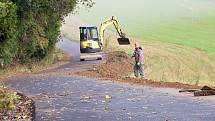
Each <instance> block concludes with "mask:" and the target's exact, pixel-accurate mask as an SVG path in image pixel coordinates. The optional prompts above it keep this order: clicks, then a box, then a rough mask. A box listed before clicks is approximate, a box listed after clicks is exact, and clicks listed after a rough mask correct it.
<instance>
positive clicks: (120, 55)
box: [106, 51, 131, 63]
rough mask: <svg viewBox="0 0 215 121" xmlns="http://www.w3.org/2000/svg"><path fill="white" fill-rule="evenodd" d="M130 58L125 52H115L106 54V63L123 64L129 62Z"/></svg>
mask: <svg viewBox="0 0 215 121" xmlns="http://www.w3.org/2000/svg"><path fill="white" fill-rule="evenodd" d="M130 59H131V57H129V55H128V54H127V53H125V52H122V51H115V52H110V53H108V58H107V61H106V63H114V62H119V63H120V62H123V61H128V60H130Z"/></svg>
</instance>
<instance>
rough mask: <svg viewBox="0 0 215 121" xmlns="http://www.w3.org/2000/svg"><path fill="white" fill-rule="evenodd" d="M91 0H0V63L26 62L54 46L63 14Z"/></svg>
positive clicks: (38, 57) (47, 52)
mask: <svg viewBox="0 0 215 121" xmlns="http://www.w3.org/2000/svg"><path fill="white" fill-rule="evenodd" d="M77 3H82V4H84V5H86V6H88V7H91V6H92V4H93V2H92V1H91V0H0V64H1V65H9V64H11V63H12V62H13V63H21V64H25V63H29V62H31V61H32V60H33V61H35V60H40V59H42V58H44V57H46V56H47V55H48V54H49V53H51V52H52V51H53V49H54V48H55V44H56V42H57V41H58V37H59V35H60V27H61V23H62V22H63V18H64V17H65V16H67V15H68V14H69V13H71V12H72V11H73V10H74V8H75V7H76V5H77Z"/></svg>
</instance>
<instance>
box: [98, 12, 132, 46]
mask: <svg viewBox="0 0 215 121" xmlns="http://www.w3.org/2000/svg"><path fill="white" fill-rule="evenodd" d="M111 24H113V25H114V27H115V29H116V31H117V33H118V35H119V37H120V38H118V39H117V40H118V43H119V44H120V45H128V44H130V41H129V39H128V38H126V37H125V34H124V33H123V32H122V29H121V28H120V25H119V21H118V20H117V19H116V18H115V17H114V16H112V18H111V19H110V20H107V21H104V22H102V23H101V26H100V30H99V42H100V45H101V46H102V45H103V43H104V31H105V29H106V28H107V27H108V26H109V25H111Z"/></svg>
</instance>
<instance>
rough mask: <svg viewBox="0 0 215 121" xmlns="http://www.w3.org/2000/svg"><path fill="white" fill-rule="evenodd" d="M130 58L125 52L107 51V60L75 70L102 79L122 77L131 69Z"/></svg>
mask: <svg viewBox="0 0 215 121" xmlns="http://www.w3.org/2000/svg"><path fill="white" fill-rule="evenodd" d="M132 64H133V62H132V59H131V57H129V56H128V54H127V53H125V52H119V51H116V52H110V53H108V57H107V61H106V63H104V64H101V65H98V66H95V67H93V68H92V69H89V70H87V71H82V72H77V73H76V74H78V75H82V76H90V77H97V78H102V79H119V78H123V77H125V76H127V75H128V73H130V71H131V70H132Z"/></svg>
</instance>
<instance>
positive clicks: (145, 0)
mask: <svg viewBox="0 0 215 121" xmlns="http://www.w3.org/2000/svg"><path fill="white" fill-rule="evenodd" d="M95 2H96V3H97V4H96V5H95V6H94V8H92V9H90V10H89V11H90V12H86V11H84V10H83V9H82V10H81V11H80V14H79V15H78V17H79V18H81V19H82V20H84V21H85V22H88V23H90V24H94V25H98V26H99V25H100V23H101V22H102V21H104V20H105V19H108V18H110V17H111V16H112V15H115V16H116V17H117V18H118V19H119V21H120V24H121V25H122V28H123V30H124V31H125V33H126V34H128V35H129V36H131V37H134V38H137V39H132V40H134V41H138V42H139V43H140V44H141V45H142V46H143V47H144V50H145V68H146V77H147V78H148V79H152V80H156V81H168V82H181V83H187V84H196V85H211V86H215V16H214V12H215V1H208V0H186V1H185V0H184V1H183V0H141V1H139V0H136V1H135V0H134V1H126V2H123V0H118V1H115V0H108V1H106V0H95ZM122 3H123V5H122ZM131 6H135V7H131ZM110 8H111V9H110ZM75 20H76V19H75ZM71 21H73V20H72V19H71V20H70V19H69V20H68V21H67V22H68V23H71ZM68 25H70V24H68ZM77 26H78V25H77ZM76 28H77V27H76ZM73 29H74V28H73ZM76 31H77V30H76ZM114 33H116V32H114ZM76 34H77V33H76ZM112 35H116V34H112ZM106 39H108V43H109V44H110V46H109V48H114V49H116V50H124V51H126V52H128V53H130V54H131V53H132V51H133V47H119V46H117V45H116V38H109V37H107V36H106ZM132 46H133V45H132ZM131 73H132V70H131Z"/></svg>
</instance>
